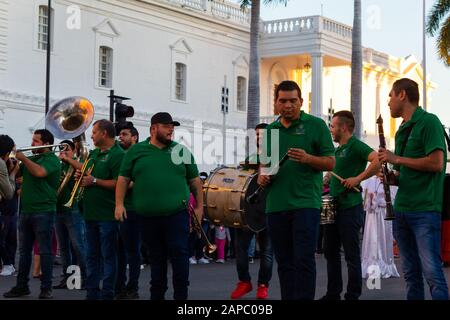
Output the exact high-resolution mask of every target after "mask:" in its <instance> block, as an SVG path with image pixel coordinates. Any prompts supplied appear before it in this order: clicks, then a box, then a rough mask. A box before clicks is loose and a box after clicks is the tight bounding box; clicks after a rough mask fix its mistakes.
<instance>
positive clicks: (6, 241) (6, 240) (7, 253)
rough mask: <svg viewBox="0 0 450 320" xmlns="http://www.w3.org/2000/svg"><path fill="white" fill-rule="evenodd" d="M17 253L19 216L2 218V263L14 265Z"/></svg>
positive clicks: (0, 229) (0, 224)
mask: <svg viewBox="0 0 450 320" xmlns="http://www.w3.org/2000/svg"><path fill="white" fill-rule="evenodd" d="M16 251H17V216H16V215H13V216H0V262H2V263H3V265H14V264H15V263H14V261H15V259H16Z"/></svg>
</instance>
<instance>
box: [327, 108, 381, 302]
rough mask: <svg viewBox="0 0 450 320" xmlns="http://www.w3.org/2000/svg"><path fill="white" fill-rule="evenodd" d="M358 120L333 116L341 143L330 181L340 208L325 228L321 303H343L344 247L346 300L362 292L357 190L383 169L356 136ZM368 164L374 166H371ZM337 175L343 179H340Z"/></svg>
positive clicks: (333, 131)
mask: <svg viewBox="0 0 450 320" xmlns="http://www.w3.org/2000/svg"><path fill="white" fill-rule="evenodd" d="M354 128H355V119H354V118H353V114H352V113H351V112H350V111H339V112H336V113H335V114H334V115H333V119H332V121H331V125H330V130H331V135H332V136H333V140H334V141H335V142H337V143H338V144H339V146H338V147H337V148H336V150H335V158H336V166H335V168H334V170H333V172H334V174H335V175H332V177H331V181H330V194H331V195H332V196H333V197H334V200H335V202H336V206H337V215H336V218H335V223H334V224H328V225H325V226H324V254H325V258H326V260H327V274H328V284H327V293H326V294H325V296H323V297H322V298H321V300H340V299H341V292H342V271H341V253H340V250H341V245H343V247H344V253H345V261H346V262H347V268H348V284H347V292H346V294H345V299H346V300H357V299H358V298H359V296H360V295H361V290H362V275H361V251H360V246H359V231H360V229H361V227H362V221H363V214H364V211H363V207H362V196H361V193H360V192H356V191H354V188H355V187H356V186H358V185H359V184H360V183H361V181H364V180H366V179H368V178H370V177H371V176H373V175H374V174H376V173H377V172H378V171H379V170H380V165H379V162H378V155H377V153H376V152H375V151H374V150H373V149H372V148H370V147H369V146H368V145H366V144H365V143H364V142H362V141H360V140H358V139H357V138H356V137H355V136H354V135H353V130H354ZM367 161H369V162H370V165H369V166H368V167H367V168H366V166H367ZM336 175H337V176H340V177H342V178H343V180H341V181H340V180H339V179H338V178H337V177H336Z"/></svg>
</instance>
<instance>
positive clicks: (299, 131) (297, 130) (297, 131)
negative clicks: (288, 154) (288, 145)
mask: <svg viewBox="0 0 450 320" xmlns="http://www.w3.org/2000/svg"><path fill="white" fill-rule="evenodd" d="M294 134H295V135H301V134H305V127H304V125H303V124H300V125H299V126H298V127H296V128H295V131H294Z"/></svg>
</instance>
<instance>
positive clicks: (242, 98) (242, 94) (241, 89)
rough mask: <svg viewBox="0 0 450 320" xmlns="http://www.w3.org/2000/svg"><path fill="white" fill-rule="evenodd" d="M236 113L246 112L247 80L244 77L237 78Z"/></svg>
mask: <svg viewBox="0 0 450 320" xmlns="http://www.w3.org/2000/svg"><path fill="white" fill-rule="evenodd" d="M236 106H237V110H238V111H246V110H247V79H245V78H244V77H237V102H236Z"/></svg>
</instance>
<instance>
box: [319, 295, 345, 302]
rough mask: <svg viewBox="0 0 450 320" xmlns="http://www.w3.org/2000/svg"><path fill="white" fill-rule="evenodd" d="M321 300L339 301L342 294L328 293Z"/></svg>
mask: <svg viewBox="0 0 450 320" xmlns="http://www.w3.org/2000/svg"><path fill="white" fill-rule="evenodd" d="M319 300H321V301H338V300H341V297H340V296H330V295H327V294H326V295H324V296H323V297H322V298H320V299H319Z"/></svg>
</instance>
